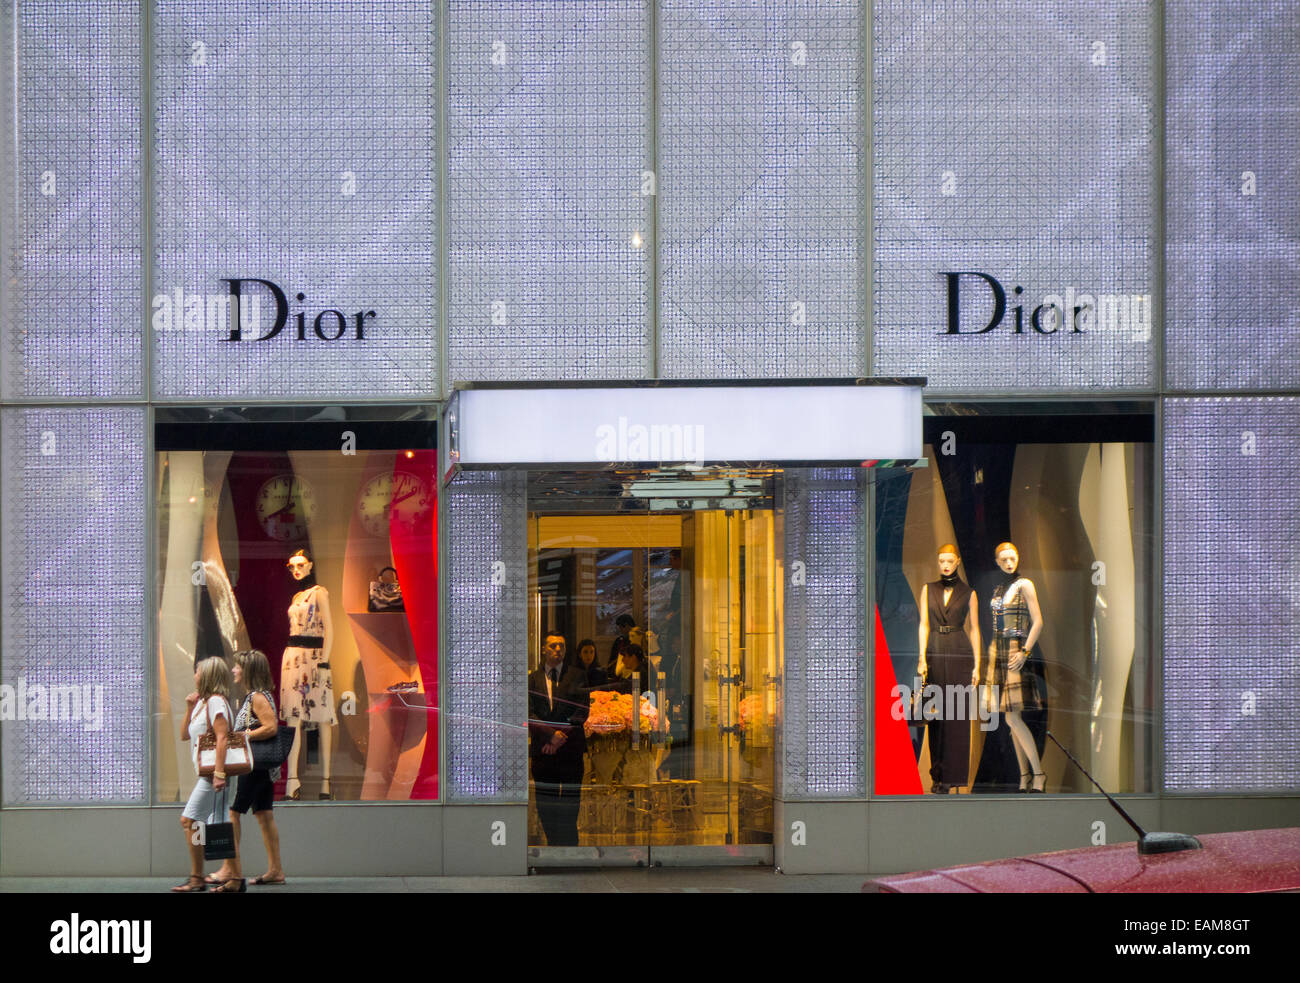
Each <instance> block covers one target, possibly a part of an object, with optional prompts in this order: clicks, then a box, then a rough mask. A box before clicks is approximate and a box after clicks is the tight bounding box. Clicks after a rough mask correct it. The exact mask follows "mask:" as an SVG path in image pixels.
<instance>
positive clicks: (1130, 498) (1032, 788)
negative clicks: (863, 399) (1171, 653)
mask: <svg viewBox="0 0 1300 983" xmlns="http://www.w3.org/2000/svg"><path fill="white" fill-rule="evenodd" d="M928 411H929V415H927V417H926V419H925V440H926V447H925V453H926V460H927V464H928V467H924V468H918V469H915V470H913V471H912V472H910V473H887V472H882V473H880V474H879V475H878V476H877V481H876V550H875V562H876V566H875V590H876V603H877V613H878V620H877V626H876V671H875V679H876V682H875V691H874V692H875V697H874V704H875V705H874V713H875V792H876V794H877V795H908V794H921V793H929V794H938V795H945V794H963V793H972V792H973V793H1017V792H1023V793H1027V794H1033V793H1062V792H1090V791H1092V786H1091V785H1090V784H1089V782H1088V780H1087V779H1086V778H1085V777H1084V776H1083V774H1082V773H1080V772H1079V770H1078V769H1077V768H1075V767H1074V766H1073V765H1072V764H1070V762H1069V760H1068V759H1067V758H1066V757H1065V755H1064V754H1062V753H1061V751H1060V749H1059V748H1058V747H1057V746H1056V745H1055V743H1053V742H1052V741H1051V740H1049V739H1048V737H1047V732H1048V731H1049V730H1050V731H1051V733H1052V735H1053V736H1054V737H1055V738H1056V739H1057V740H1059V741H1060V742H1061V743H1062V744H1063V745H1064V746H1065V747H1066V748H1068V749H1069V750H1070V751H1071V753H1072V754H1074V755H1075V757H1077V758H1078V759H1079V760H1080V761H1081V762H1082V763H1083V764H1084V766H1085V767H1086V768H1088V769H1089V771H1090V772H1091V773H1092V774H1093V776H1094V777H1095V778H1096V779H1097V780H1098V781H1099V782H1100V783H1101V784H1102V785H1103V786H1104V787H1105V788H1106V789H1107V790H1108V791H1117V792H1149V791H1151V788H1152V741H1153V737H1154V734H1153V720H1154V717H1153V695H1152V686H1153V675H1152V668H1151V666H1152V661H1151V659H1152V657H1151V638H1150V625H1151V618H1150V611H1151V596H1152V590H1151V579H1152V570H1151V557H1152V529H1151V519H1150V516H1151V509H1152V505H1151V501H1152V498H1151V489H1152V482H1151V474H1152V437H1153V429H1154V425H1153V417H1152V415H1151V413H1150V409H1149V407H1147V406H1145V405H1144V404H1139V403H1134V404H1106V405H1104V406H1096V407H1092V406H1085V407H1083V408H1082V409H1080V408H1078V407H1071V408H1070V410H1069V411H1064V410H1063V409H1062V408H1061V407H1060V406H1059V404H1058V405H1056V406H1052V405H1047V404H1038V405H1026V404H996V405H989V406H982V405H978V404H942V405H932V406H930V407H929V408H928Z"/></svg>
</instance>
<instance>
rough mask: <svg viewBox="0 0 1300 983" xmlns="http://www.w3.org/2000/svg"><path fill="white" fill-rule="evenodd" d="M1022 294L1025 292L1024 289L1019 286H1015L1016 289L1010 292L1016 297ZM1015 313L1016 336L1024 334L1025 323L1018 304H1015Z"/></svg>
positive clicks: (1021, 309) (1022, 310)
mask: <svg viewBox="0 0 1300 983" xmlns="http://www.w3.org/2000/svg"><path fill="white" fill-rule="evenodd" d="M1024 292H1025V288H1024V287H1020V286H1017V287H1016V289H1015V290H1013V291H1012V293H1014V294H1015V295H1016V296H1017V297H1019V296H1020V295H1021V294H1022V293H1024ZM1015 311H1016V334H1024V333H1025V322H1024V320H1023V312H1024V309H1023V308H1022V307H1021V305H1020V304H1017V305H1016V307H1015Z"/></svg>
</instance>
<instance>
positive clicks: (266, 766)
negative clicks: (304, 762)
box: [248, 724, 293, 771]
mask: <svg viewBox="0 0 1300 983" xmlns="http://www.w3.org/2000/svg"><path fill="white" fill-rule="evenodd" d="M248 743H249V746H250V747H252V749H253V767H254V768H256V769H257V770H259V771H271V770H273V769H275V768H279V767H280V766H281V765H282V764H284V763H285V762H286V761H287V760H289V752H290V751H291V750H293V728H292V727H289V726H287V725H286V724H280V725H279V730H277V731H276V732H275V734H274V735H273V736H271V737H266V738H263V739H262V740H260V741H249V742H248Z"/></svg>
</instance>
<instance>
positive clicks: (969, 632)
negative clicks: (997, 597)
mask: <svg viewBox="0 0 1300 983" xmlns="http://www.w3.org/2000/svg"><path fill="white" fill-rule="evenodd" d="M979 603H980V599H979V595H978V594H976V593H975V592H974V591H971V592H970V605H969V606H968V607H967V608H966V637H967V638H969V639H970V648H971V651H972V652H974V653H975V669H974V670H973V671H972V673H971V677H970V681H971V682H972V683H978V682H979V680H980V621H979V618H977V617H975V612H976V611H978V610H979Z"/></svg>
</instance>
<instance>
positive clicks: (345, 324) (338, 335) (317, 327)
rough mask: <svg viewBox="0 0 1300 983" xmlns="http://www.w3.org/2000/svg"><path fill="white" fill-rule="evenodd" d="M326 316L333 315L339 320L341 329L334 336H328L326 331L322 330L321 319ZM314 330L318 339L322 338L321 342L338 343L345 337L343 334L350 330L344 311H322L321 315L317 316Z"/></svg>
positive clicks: (313, 325) (313, 326)
mask: <svg viewBox="0 0 1300 983" xmlns="http://www.w3.org/2000/svg"><path fill="white" fill-rule="evenodd" d="M326 314H330V315H333V316H334V317H335V318H337V319H338V323H339V329H338V330H337V331H335V332H334V333H333V334H332V335H327V334H326V333H325V332H324V331H322V330H321V318H323V317H324V316H325V315H326ZM312 329H313V330H314V331H315V332H316V337H318V338H320V340H321V341H337V340H338V339H339V338H341V337H343V332H344V331H346V330H347V329H348V322H347V321H346V320H344V318H343V312H342V311H335V310H328V311H321V312H320V313H319V314H317V315H316V320H315V322H314V323H313V324H312Z"/></svg>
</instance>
